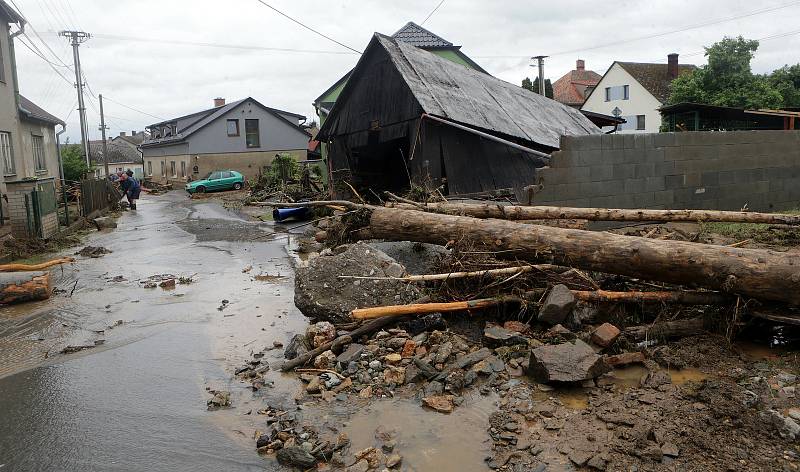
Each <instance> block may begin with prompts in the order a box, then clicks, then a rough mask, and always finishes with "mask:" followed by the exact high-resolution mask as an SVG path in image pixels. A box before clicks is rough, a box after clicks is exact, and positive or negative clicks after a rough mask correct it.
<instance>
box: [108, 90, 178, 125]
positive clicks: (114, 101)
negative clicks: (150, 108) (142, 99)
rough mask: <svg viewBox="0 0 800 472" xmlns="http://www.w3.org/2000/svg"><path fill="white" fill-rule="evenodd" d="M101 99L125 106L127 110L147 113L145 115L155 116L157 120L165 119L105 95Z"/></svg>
mask: <svg viewBox="0 0 800 472" xmlns="http://www.w3.org/2000/svg"><path fill="white" fill-rule="evenodd" d="M103 100H108V101H109V102H112V103H116V104H117V105H119V106H121V107H125V108H127V109H128V110H132V111H135V112H137V113H141V114H142V115H147V116H149V117H151V118H155V119H157V120H162V121H163V120H165V119H166V118H162V117H160V116H156V115H153V114H150V113H147V112H146V111H142V110H139V109H136V108H133V107H132V106H128V105H125V104H124V103H120V102H118V101H116V100H114V99H112V98H109V97H107V96H103Z"/></svg>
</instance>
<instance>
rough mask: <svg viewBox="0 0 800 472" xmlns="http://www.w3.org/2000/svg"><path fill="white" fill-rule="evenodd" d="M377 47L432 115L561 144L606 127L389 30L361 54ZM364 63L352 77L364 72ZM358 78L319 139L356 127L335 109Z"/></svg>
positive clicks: (545, 143) (551, 144)
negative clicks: (345, 125) (341, 121)
mask: <svg viewBox="0 0 800 472" xmlns="http://www.w3.org/2000/svg"><path fill="white" fill-rule="evenodd" d="M376 49H382V50H384V51H385V52H386V54H388V57H389V59H390V60H391V62H392V64H393V66H394V68H395V69H396V70H397V71H398V72H399V74H400V75H401V77H402V80H403V81H404V82H405V84H406V85H407V86H408V88H409V89H410V90H411V93H412V95H413V97H414V98H415V99H416V101H417V102H418V103H419V105H420V108H421V109H422V110H423V111H424V112H425V113H428V114H430V115H436V116H439V117H442V118H447V119H449V120H452V121H455V122H458V123H461V124H464V125H466V126H469V127H472V128H476V129H480V130H484V131H487V132H490V133H492V134H496V135H503V136H507V137H512V138H516V139H519V140H522V141H527V142H530V143H536V144H538V145H541V146H546V147H549V148H552V149H557V148H558V147H559V138H560V137H561V136H562V135H586V134H599V133H600V132H601V131H600V130H599V129H598V128H597V127H596V126H595V125H594V124H592V122H591V121H589V120H588V119H587V118H586V117H585V116H583V115H582V114H581V113H580V112H579V111H578V110H575V109H573V108H570V107H567V106H565V105H563V104H561V103H558V102H556V101H555V100H552V99H549V98H546V97H543V96H541V95H539V94H537V93H534V92H531V91H529V90H525V89H523V88H522V87H518V86H516V85H513V84H510V83H508V82H505V81H503V80H500V79H497V78H495V77H492V76H490V75H488V74H484V73H481V72H478V71H475V70H472V69H470V68H468V67H465V66H462V65H460V64H456V63H454V62H451V61H448V60H446V59H443V58H441V57H439V56H436V55H435V54H432V53H430V52H428V51H425V50H422V49H419V48H417V47H414V46H412V45H409V44H406V43H404V42H402V41H399V40H396V39H394V38H390V37H388V36H384V35H381V34H377V33H376V34H375V36H374V37H373V39H372V41H371V42H370V44H369V46H367V49H366V51H365V52H364V55H363V56H362V58H363V57H366V56H367V55H368V53H369V52H370V51H373V50H376ZM362 63H363V61H359V64H358V65H356V67H355V69H354V71H353V77H355V76H356V75H358V74H361V73H364V71H363V70H362V69H364V68H365V67H362ZM357 83H358V81H356V80H351V81H350V82H348V84H347V86H345V89H344V90H343V91H342V94H341V96H340V98H339V100H337V102H336V105H335V106H334V108H333V110H331V115H330V116H329V117H328V119H327V120H326V121H325V124H324V125H323V127H322V129H321V130H320V132H319V136H318V138H317V139H322V140H327V139H329V138H330V137H332V136H334V135H336V134H339V133H346V132H348V131H353V130H340V129H336V127H337V119H336V118H337V116H336V115H337V110H338V109H340V108H341V107H342V106H343V105H342V103H344V102H346V100H347V97H348V95H349V94H351V93H352V89H353V87H354V86H355V85H354V84H357ZM411 118H414V117H412V116H407V117H405V119H411Z"/></svg>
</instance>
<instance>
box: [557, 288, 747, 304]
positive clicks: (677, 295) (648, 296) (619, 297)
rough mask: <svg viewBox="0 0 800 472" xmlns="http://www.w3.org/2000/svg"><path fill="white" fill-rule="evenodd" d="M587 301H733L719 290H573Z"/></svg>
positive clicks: (578, 297) (684, 302)
mask: <svg viewBox="0 0 800 472" xmlns="http://www.w3.org/2000/svg"><path fill="white" fill-rule="evenodd" d="M572 294H573V295H575V298H577V299H578V300H582V301H585V302H594V303H598V302H621V303H677V304H679V305H717V304H722V303H726V302H730V301H731V296H729V295H725V294H722V293H717V292H680V291H666V292H639V291H632V292H609V291H607V290H572Z"/></svg>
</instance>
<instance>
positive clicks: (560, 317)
mask: <svg viewBox="0 0 800 472" xmlns="http://www.w3.org/2000/svg"><path fill="white" fill-rule="evenodd" d="M574 306H575V295H573V294H572V291H571V290H570V289H569V288H567V286H566V285H562V284H558V285H556V286H554V287H553V288H552V289H550V292H549V293H548V294H547V297H546V298H545V299H544V302H543V303H542V307H541V308H540V309H539V316H538V319H539V321H541V322H543V323H548V324H551V325H556V324H559V323H563V322H564V320H565V319H566V318H567V316H569V314H570V313H571V312H572V308H573V307H574Z"/></svg>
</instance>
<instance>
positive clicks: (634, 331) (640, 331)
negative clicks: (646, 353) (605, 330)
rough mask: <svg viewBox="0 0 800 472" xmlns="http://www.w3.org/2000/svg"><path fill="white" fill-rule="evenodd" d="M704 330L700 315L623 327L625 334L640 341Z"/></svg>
mask: <svg viewBox="0 0 800 472" xmlns="http://www.w3.org/2000/svg"><path fill="white" fill-rule="evenodd" d="M704 332H705V327H704V322H703V318H700V317H698V318H691V319H688V320H675V321H664V322H661V323H655V324H653V325H643V326H631V327H630V328H625V335H626V336H628V337H630V338H632V339H634V340H635V341H642V340H645V339H669V338H683V337H686V336H694V335H696V334H702V333H704Z"/></svg>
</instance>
